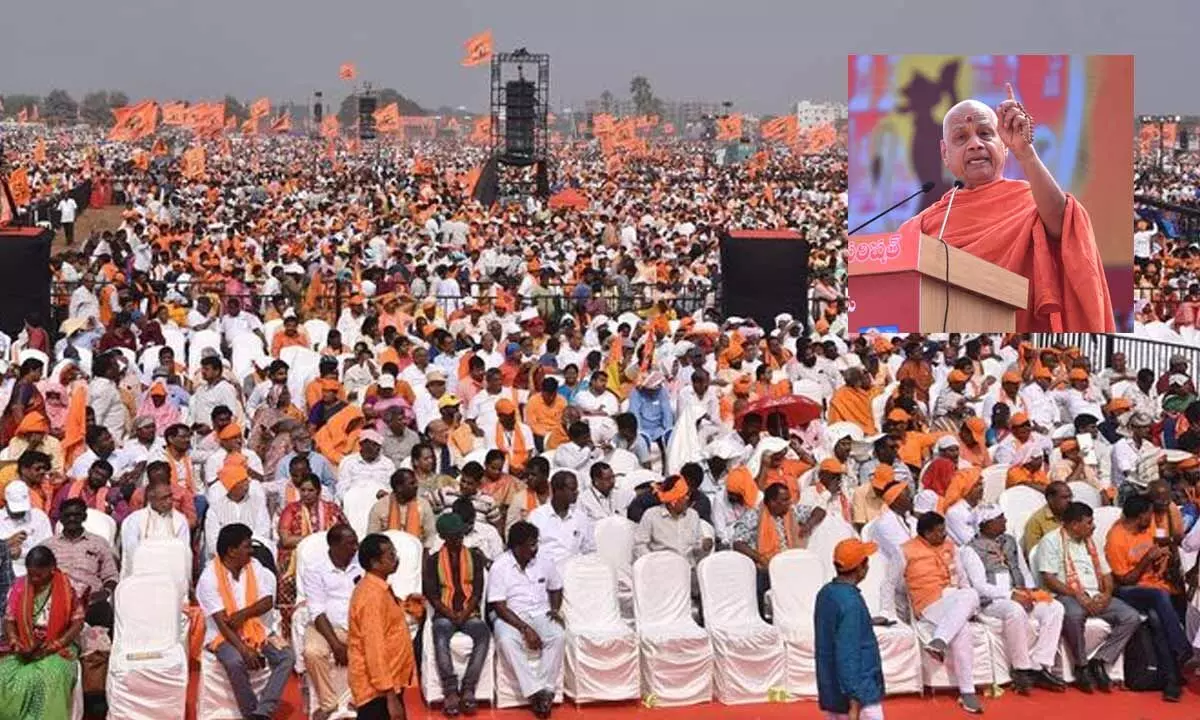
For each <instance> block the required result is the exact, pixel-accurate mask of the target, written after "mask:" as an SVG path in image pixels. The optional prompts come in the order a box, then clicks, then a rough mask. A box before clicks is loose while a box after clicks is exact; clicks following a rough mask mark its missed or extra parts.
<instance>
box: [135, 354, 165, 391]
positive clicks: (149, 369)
mask: <svg viewBox="0 0 1200 720" xmlns="http://www.w3.org/2000/svg"><path fill="white" fill-rule="evenodd" d="M162 347H163V346H162V345H151V346H150V347H147V348H142V357H141V359H140V360H139V361H138V367H139V368H140V369H141V371H142V382H144V383H147V384H149V382H150V379H151V377H152V376H153V375H154V370H155V368H157V367H158V351H159V350H162Z"/></svg>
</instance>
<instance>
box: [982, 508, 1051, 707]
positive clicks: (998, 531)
mask: <svg viewBox="0 0 1200 720" xmlns="http://www.w3.org/2000/svg"><path fill="white" fill-rule="evenodd" d="M975 523H976V525H977V526H978V528H979V533H978V534H977V535H976V536H975V537H974V538H972V539H971V541H970V542H969V543H968V544H967V545H966V546H965V547H963V548H962V549H961V550H960V551H959V557H961V558H962V562H963V569H964V570H965V571H966V573H967V577H968V578H970V580H971V587H973V588H975V591H976V592H978V593H979V605H980V607H981V608H982V610H981V611H980V612H981V613H982V614H984V615H987V616H989V617H994V618H996V619H998V620H1001V621H1002V622H1003V623H1004V630H1003V632H1004V648H1005V650H1006V651H1007V654H1008V662H1009V664H1010V665H1012V669H1013V672H1012V678H1013V689H1014V690H1016V691H1017V693H1018V694H1020V695H1028V694H1029V688H1030V687H1031V686H1033V685H1036V686H1037V687H1040V688H1044V689H1046V690H1052V691H1054V692H1061V691H1063V690H1065V689H1066V684H1065V683H1063V681H1062V680H1060V679H1059V678H1058V676H1057V675H1055V674H1054V673H1053V672H1051V670H1050V668H1052V667H1054V655H1055V653H1057V652H1058V641H1059V639H1060V637H1061V635H1062V623H1063V612H1064V608H1063V606H1062V604H1061V603H1058V602H1057V601H1055V600H1054V598H1052V597H1051V596H1050V595H1049V594H1047V593H1046V592H1044V591H1042V590H1038V589H1036V585H1035V584H1034V582H1033V578H1032V577H1029V576H1028V575H1027V574H1026V571H1025V568H1024V567H1023V566H1022V564H1021V559H1020V555H1019V551H1018V550H1017V541H1016V540H1014V539H1013V537H1012V535H1009V534H1008V533H1006V532H1005V520H1004V513H1003V512H1002V511H1001V510H1000V507H999V506H998V505H980V506H979V507H977V508H975ZM1030 618H1032V619H1034V620H1036V621H1037V625H1038V630H1037V639H1036V640H1035V641H1034V643H1033V647H1032V648H1030V643H1029V633H1030V632H1031V630H1030V626H1029V620H1030Z"/></svg>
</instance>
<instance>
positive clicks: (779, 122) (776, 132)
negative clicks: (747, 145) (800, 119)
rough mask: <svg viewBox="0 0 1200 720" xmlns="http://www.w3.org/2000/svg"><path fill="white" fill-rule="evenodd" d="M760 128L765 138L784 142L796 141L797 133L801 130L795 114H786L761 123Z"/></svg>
mask: <svg viewBox="0 0 1200 720" xmlns="http://www.w3.org/2000/svg"><path fill="white" fill-rule="evenodd" d="M758 129H759V132H760V133H761V134H762V137H763V140H779V141H783V142H794V141H795V139H796V133H797V132H798V131H799V127H798V125H797V122H796V116H795V115H784V116H782V117H777V118H773V119H771V120H768V121H766V122H765V123H763V124H762V125H760V126H759V128H758Z"/></svg>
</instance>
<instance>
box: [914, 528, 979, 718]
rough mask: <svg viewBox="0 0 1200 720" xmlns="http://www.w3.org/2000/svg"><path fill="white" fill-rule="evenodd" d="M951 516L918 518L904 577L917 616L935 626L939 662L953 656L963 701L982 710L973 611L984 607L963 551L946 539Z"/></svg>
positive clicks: (932, 649)
mask: <svg viewBox="0 0 1200 720" xmlns="http://www.w3.org/2000/svg"><path fill="white" fill-rule="evenodd" d="M946 540H947V535H946V520H945V519H944V518H943V517H942V516H941V515H939V514H937V513H936V512H930V513H925V514H924V515H922V516H921V519H920V520H918V521H917V537H915V538H913V539H912V540H909V541H908V542H906V543H904V546H903V547H902V548H901V549H902V551H903V552H904V582H905V584H906V585H907V586H908V596H909V599H910V601H911V602H912V608H913V612H914V613H915V614H916V616H917V617H918V618H920V619H922V620H925V621H926V622H929V623H931V624H932V625H933V626H934V629H933V640H932V641H930V643H929V644H928V645H926V646H925V652H927V653H929V654H930V655H931V656H932V657H933V658H935V659H936V660H937V661H938V662H945V660H946V653H947V652H949V653H950V656H951V664H952V666H953V668H954V675H955V677H956V678H958V704H959V706H960V707H962V709H964V710H966V711H967V712H969V713H971V714H974V715H979V714H981V713H983V705H982V704H981V703H980V702H979V696H978V695H976V694H975V680H974V677H975V672H974V671H975V667H974V665H975V650H974V644H975V643H974V638H973V637H972V631H971V627H970V626H969V625H968V624H967V623H968V622H969V621H970V619H971V616H972V615H974V614H975V613H976V612H978V611H979V593H977V592H976V591H975V590H974V589H972V588H971V581H970V580H969V579H968V578H967V575H966V573H965V572H964V571H963V566H962V563H961V562H960V561H959V556H958V550H957V548H955V546H954V543H953V542H947V541H946Z"/></svg>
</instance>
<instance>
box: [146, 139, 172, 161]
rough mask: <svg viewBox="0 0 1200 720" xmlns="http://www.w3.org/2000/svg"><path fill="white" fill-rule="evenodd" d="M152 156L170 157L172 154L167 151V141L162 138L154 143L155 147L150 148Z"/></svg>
mask: <svg viewBox="0 0 1200 720" xmlns="http://www.w3.org/2000/svg"><path fill="white" fill-rule="evenodd" d="M150 154H151V155H153V156H154V157H162V156H164V155H170V154H171V152H170V150H168V149H167V143H166V141H165V140H163V139H162V138H158V139H157V140H155V141H154V147H152V148H150Z"/></svg>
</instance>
